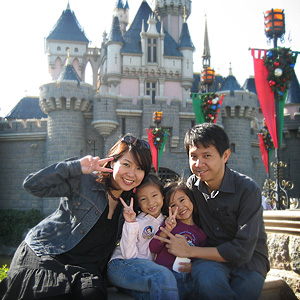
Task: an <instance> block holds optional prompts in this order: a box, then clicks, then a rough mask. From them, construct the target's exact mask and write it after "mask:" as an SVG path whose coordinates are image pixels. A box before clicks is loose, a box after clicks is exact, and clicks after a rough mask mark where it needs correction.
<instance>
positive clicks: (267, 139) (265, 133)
mask: <svg viewBox="0 0 300 300" xmlns="http://www.w3.org/2000/svg"><path fill="white" fill-rule="evenodd" d="M259 136H261V137H262V139H263V141H264V145H265V148H266V150H267V151H271V150H273V149H274V144H273V140H272V138H271V135H270V132H269V130H268V127H267V126H266V125H265V126H264V127H263V129H262V131H261V132H260V133H259Z"/></svg>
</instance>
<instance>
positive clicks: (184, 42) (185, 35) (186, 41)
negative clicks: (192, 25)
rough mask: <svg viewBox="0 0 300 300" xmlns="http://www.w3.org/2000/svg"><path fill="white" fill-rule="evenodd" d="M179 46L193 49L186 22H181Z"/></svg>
mask: <svg viewBox="0 0 300 300" xmlns="http://www.w3.org/2000/svg"><path fill="white" fill-rule="evenodd" d="M179 48H192V49H193V50H194V49H195V47H194V44H193V42H192V39H191V36H190V32H189V28H188V25H187V23H183V25H182V30H181V35H180V38H179Z"/></svg>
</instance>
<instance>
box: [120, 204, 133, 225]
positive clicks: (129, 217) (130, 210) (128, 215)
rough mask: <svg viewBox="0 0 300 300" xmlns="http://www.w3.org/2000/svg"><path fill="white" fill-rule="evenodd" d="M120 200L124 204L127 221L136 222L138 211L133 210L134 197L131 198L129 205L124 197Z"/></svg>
mask: <svg viewBox="0 0 300 300" xmlns="http://www.w3.org/2000/svg"><path fill="white" fill-rule="evenodd" d="M120 201H121V203H122V204H123V206H124V210H123V216H124V219H125V221H126V222H129V223H131V222H135V217H136V213H135V211H134V210H133V198H131V200H130V205H129V206H128V205H127V204H126V203H125V201H124V200H123V199H122V198H120Z"/></svg>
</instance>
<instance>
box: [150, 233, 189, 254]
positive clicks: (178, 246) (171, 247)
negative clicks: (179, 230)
mask: <svg viewBox="0 0 300 300" xmlns="http://www.w3.org/2000/svg"><path fill="white" fill-rule="evenodd" d="M160 230H161V231H162V232H163V233H164V234H165V235H166V236H167V237H166V238H164V237H162V236H157V235H155V236H154V238H155V239H157V240H160V241H161V242H164V243H166V247H167V249H168V252H170V253H171V254H173V255H175V256H179V257H192V255H191V250H192V248H194V247H191V246H190V245H189V243H188V242H187V240H186V238H185V237H184V236H182V235H180V234H176V235H173V234H172V233H170V232H169V231H168V230H166V229H165V228H163V227H161V228H160Z"/></svg>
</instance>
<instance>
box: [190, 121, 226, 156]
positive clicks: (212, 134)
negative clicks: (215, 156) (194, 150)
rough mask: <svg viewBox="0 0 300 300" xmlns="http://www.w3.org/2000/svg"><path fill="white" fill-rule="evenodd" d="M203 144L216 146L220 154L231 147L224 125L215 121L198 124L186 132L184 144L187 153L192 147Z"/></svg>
mask: <svg viewBox="0 0 300 300" xmlns="http://www.w3.org/2000/svg"><path fill="white" fill-rule="evenodd" d="M199 143H200V144H202V145H203V146H204V147H205V148H207V147H209V146H215V147H216V149H217V150H218V152H219V154H220V156H222V155H223V154H224V152H225V151H226V150H227V149H228V148H229V139H228V136H227V134H226V132H225V131H224V129H223V128H222V127H220V126H219V125H216V124H214V123H202V124H197V125H195V126H194V127H192V128H191V129H189V130H188V132H187V133H186V134H185V138H184V146H185V150H186V153H187V155H189V149H190V147H193V146H196V147H198V144H199Z"/></svg>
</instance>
